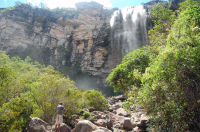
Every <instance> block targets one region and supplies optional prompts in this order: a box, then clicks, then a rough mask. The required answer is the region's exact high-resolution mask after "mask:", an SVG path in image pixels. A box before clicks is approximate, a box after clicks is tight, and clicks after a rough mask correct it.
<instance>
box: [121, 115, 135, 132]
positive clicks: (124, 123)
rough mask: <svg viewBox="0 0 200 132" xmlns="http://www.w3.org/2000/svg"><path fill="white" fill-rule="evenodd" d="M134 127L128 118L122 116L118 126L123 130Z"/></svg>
mask: <svg viewBox="0 0 200 132" xmlns="http://www.w3.org/2000/svg"><path fill="white" fill-rule="evenodd" d="M134 127H136V125H135V124H133V123H132V122H131V119H130V118H124V120H123V121H122V122H121V123H120V128H121V129H124V130H133V128H134Z"/></svg>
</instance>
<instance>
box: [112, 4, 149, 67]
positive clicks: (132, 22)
mask: <svg viewBox="0 0 200 132" xmlns="http://www.w3.org/2000/svg"><path fill="white" fill-rule="evenodd" d="M110 25H111V28H112V30H111V46H112V47H111V49H112V55H113V57H114V58H116V59H118V61H120V62H121V59H122V57H124V56H125V55H126V54H127V53H128V52H131V51H134V50H135V49H137V48H140V47H142V46H144V45H147V44H148V36H147V29H146V11H145V9H144V8H143V6H131V7H125V8H123V9H121V10H118V11H115V12H114V13H113V16H112V18H111V19H110ZM120 62H116V63H118V64H119V63H120Z"/></svg>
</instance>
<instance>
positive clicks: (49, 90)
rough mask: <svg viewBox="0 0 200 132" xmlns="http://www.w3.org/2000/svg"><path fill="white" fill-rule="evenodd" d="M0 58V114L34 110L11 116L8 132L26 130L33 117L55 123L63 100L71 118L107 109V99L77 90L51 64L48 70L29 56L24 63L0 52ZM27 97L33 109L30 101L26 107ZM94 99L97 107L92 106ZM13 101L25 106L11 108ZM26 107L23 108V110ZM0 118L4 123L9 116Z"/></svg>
mask: <svg viewBox="0 0 200 132" xmlns="http://www.w3.org/2000/svg"><path fill="white" fill-rule="evenodd" d="M0 56H1V57H0V73H1V74H0V79H1V80H0V99H1V100H0V112H2V111H3V110H4V111H11V110H12V111H11V112H15V110H16V111H18V112H20V111H19V110H18V109H21V110H22V111H23V109H25V107H26V105H28V106H27V107H29V109H31V113H30V112H29V111H27V113H26V114H28V115H26V114H24V113H23V112H22V113H21V114H20V115H17V113H16V114H15V113H14V115H13V116H10V117H8V120H7V121H6V122H4V123H3V124H2V125H3V126H1V129H3V130H4V129H5V131H7V130H9V131H15V130H16V131H17V130H21V127H26V125H27V124H26V123H27V120H26V119H25V117H26V118H27V117H28V116H30V115H31V116H37V117H39V118H41V119H43V120H44V121H46V122H47V123H50V124H53V123H54V122H53V119H54V116H55V109H56V106H57V105H58V103H59V102H61V101H62V102H63V105H64V106H65V108H66V109H67V111H68V112H67V113H66V114H67V115H68V116H71V115H73V114H75V113H79V112H80V111H81V110H82V109H83V108H87V107H95V108H96V109H97V110H104V109H105V108H107V107H106V104H107V102H106V99H105V97H103V95H102V94H101V92H98V91H89V90H87V91H85V90H78V89H77V87H76V85H75V83H74V81H71V80H70V79H69V78H68V77H63V75H62V74H60V73H59V72H58V71H55V70H54V69H53V67H52V66H50V65H49V66H47V67H45V65H41V64H40V63H38V62H33V61H32V59H31V58H30V57H26V58H25V60H24V61H23V60H21V59H20V58H19V57H12V58H9V56H7V55H6V54H5V52H3V51H0ZM22 93H24V94H22ZM86 96H87V97H86ZM24 98H28V100H29V101H30V102H31V106H29V105H30V104H29V102H28V104H26V105H23V100H24ZM93 98H95V99H96V101H97V103H98V105H97V104H94V103H92V101H93V100H92V99H93ZM13 101H14V102H16V101H18V102H20V101H22V102H21V104H22V106H21V104H20V105H19V106H18V105H15V106H16V107H17V108H16V109H14V108H12V109H11V108H10V107H9V106H12V105H14V103H13ZM23 106H24V108H21V107H23ZM29 109H28V108H27V110H29ZM2 114H3V113H2ZM18 114H19V113H18ZM0 116H2V118H0V121H1V122H3V121H4V120H5V118H6V117H7V116H8V114H6V113H5V114H3V115H0ZM19 116H21V117H23V118H21V117H19ZM18 117H19V118H18ZM19 126H21V127H19Z"/></svg>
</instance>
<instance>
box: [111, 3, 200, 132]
mask: <svg viewBox="0 0 200 132" xmlns="http://www.w3.org/2000/svg"><path fill="white" fill-rule="evenodd" d="M180 6H181V7H180V9H179V11H178V12H177V16H178V17H176V16H175V13H174V12H173V11H171V10H169V9H166V8H164V7H158V6H155V7H154V9H153V10H152V12H151V15H152V17H155V21H154V24H155V27H154V28H153V29H152V30H150V31H149V35H150V39H151V42H150V45H148V46H146V47H144V48H141V49H139V50H141V51H142V52H138V51H139V50H136V51H133V52H132V53H129V54H127V56H125V57H124V59H123V61H122V64H120V65H118V66H117V67H116V69H114V70H113V71H112V73H111V74H110V75H109V77H108V78H107V81H110V84H111V85H113V86H114V87H115V89H116V90H120V91H124V89H126V88H127V87H132V91H128V92H127V93H128V95H129V99H128V100H127V102H126V103H125V106H126V107H127V108H130V107H128V106H127V105H133V103H139V104H140V105H143V106H144V107H145V111H146V112H147V115H149V116H150V120H149V130H154V131H176V132H179V131H187V130H190V131H198V130H199V129H200V119H199V117H200V92H199V88H200V65H199V64H200V52H199V50H200V44H199V42H200V28H199V27H200V15H199V14H200V1H199V0H186V1H185V2H183V3H181V4H180ZM143 53H148V57H149V59H147V58H148V57H147V58H138V56H143V55H144V54H143ZM130 54H137V56H131V57H130V58H129V59H126V58H128V57H129V56H130ZM135 59H138V61H139V62H141V63H137V64H136V63H133V62H134V60H135ZM145 61H147V62H148V63H146V64H145V65H144V64H143V63H142V62H145ZM124 64H126V65H131V68H129V67H123V70H119V69H120V67H121V66H122V65H124ZM141 67H144V68H145V69H144V70H141ZM121 71H126V74H123V76H118V77H116V75H118V74H120V73H121ZM129 73H131V74H129ZM110 78H113V79H110ZM135 78H137V82H140V85H137V83H135V82H134V81H132V82H131V83H129V85H124V84H126V83H124V82H128V81H129V80H134V79H135ZM121 80H123V81H121ZM116 82H119V84H117V83H116ZM116 84H117V85H116ZM122 85H124V87H125V88H123V89H122V88H121V86H122ZM135 100H137V101H135Z"/></svg>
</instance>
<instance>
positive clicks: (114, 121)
mask: <svg viewBox="0 0 200 132" xmlns="http://www.w3.org/2000/svg"><path fill="white" fill-rule="evenodd" d="M107 114H108V116H109V117H110V120H111V121H112V125H113V126H115V125H116V124H120V123H121V122H122V121H123V120H124V117H123V116H119V115H116V114H114V113H112V112H108V113H107Z"/></svg>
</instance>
